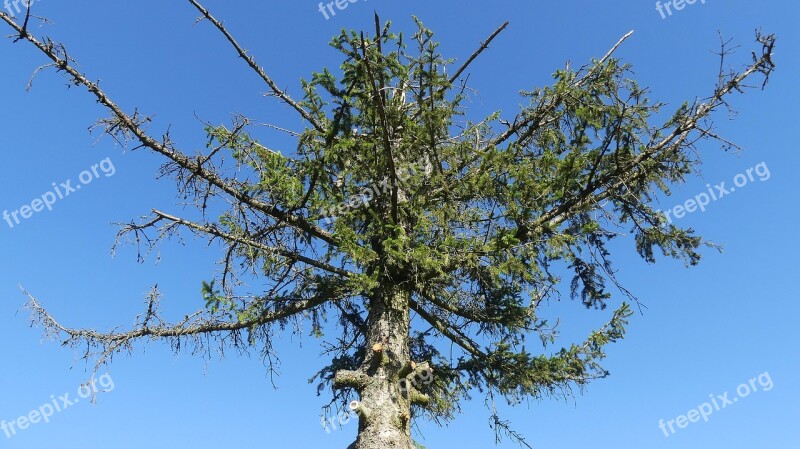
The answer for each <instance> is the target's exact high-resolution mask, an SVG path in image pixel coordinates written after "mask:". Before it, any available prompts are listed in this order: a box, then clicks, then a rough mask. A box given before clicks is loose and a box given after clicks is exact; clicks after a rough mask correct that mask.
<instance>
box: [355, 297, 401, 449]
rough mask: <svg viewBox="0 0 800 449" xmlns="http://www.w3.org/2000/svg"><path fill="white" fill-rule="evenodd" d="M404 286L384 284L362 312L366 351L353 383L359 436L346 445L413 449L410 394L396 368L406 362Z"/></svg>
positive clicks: (363, 448)
mask: <svg viewBox="0 0 800 449" xmlns="http://www.w3.org/2000/svg"><path fill="white" fill-rule="evenodd" d="M408 299H409V294H408V292H404V291H402V290H400V289H397V288H395V287H386V288H384V289H383V291H382V292H381V293H380V294H379V295H377V297H375V298H373V300H372V301H371V302H370V311H369V315H368V317H367V325H368V330H367V338H368V340H367V343H368V348H369V354H368V356H367V357H366V358H365V361H364V365H363V366H362V367H361V369H360V370H359V371H361V372H362V373H365V374H366V376H364V377H363V382H361V383H360V385H358V386H357V387H356V390H357V391H358V393H359V395H360V398H361V400H360V401H358V402H356V401H354V403H353V404H351V408H352V409H353V410H354V411H355V412H356V413H357V414H358V416H359V422H358V438H357V439H356V441H355V442H353V444H351V445H350V446H349V448H348V449H413V447H414V445H413V442H412V440H411V400H410V399H409V398H410V397H411V395H409V394H408V390H407V389H406V388H404V384H403V383H402V382H401V379H400V374H401V370H403V369H404V367H405V366H407V365H408V364H409V363H410V360H409V358H410V356H409V342H408V339H409V308H408Z"/></svg>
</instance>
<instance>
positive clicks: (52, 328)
mask: <svg viewBox="0 0 800 449" xmlns="http://www.w3.org/2000/svg"><path fill="white" fill-rule="evenodd" d="M20 289H21V290H22V292H23V294H25V295H26V296H27V297H28V303H27V304H26V308H27V309H29V310H30V311H31V322H32V324H36V325H41V326H42V327H43V328H44V329H45V335H47V336H48V337H50V338H53V339H60V340H62V345H65V346H71V347H76V346H78V345H79V344H85V345H86V346H87V349H86V352H85V354H84V358H85V359H88V358H90V357H92V356H96V357H97V361H96V365H95V370H97V369H98V368H99V367H100V366H101V365H103V364H104V363H106V362H107V361H108V360H110V358H111V357H113V355H114V354H116V353H118V352H120V351H121V350H128V351H130V350H131V349H132V347H133V344H134V343H136V342H137V341H139V340H142V339H150V340H162V339H167V340H173V342H174V344H173V346H175V347H176V348H180V339H182V338H186V337H189V338H194V339H195V341H196V342H197V341H199V340H197V338H198V337H200V336H204V335H206V336H208V335H217V334H221V333H222V334H228V335H231V336H233V339H234V341H235V342H236V343H235V344H240V343H241V337H240V336H239V332H240V331H244V330H248V331H250V332H255V331H257V330H258V329H259V328H260V327H262V326H264V325H267V324H270V323H274V322H278V321H281V320H284V319H287V318H290V317H293V316H296V315H298V314H301V313H303V312H305V311H309V310H311V309H313V308H315V307H317V306H320V305H322V304H324V303H325V302H327V301H330V300H335V299H337V298H335V297H333V296H330V295H329V294H327V293H324V292H321V293H319V294H317V295H316V296H312V297H310V298H306V299H302V298H282V300H283V301H284V302H285V301H287V300H289V302H288V304H286V305H285V306H283V307H273V308H265V309H264V310H263V311H262V312H261V313H259V314H256V315H254V316H252V317H249V318H247V319H244V320H239V321H228V320H223V319H221V318H219V317H217V316H213V315H212V316H209V315H208V313H207V312H206V311H204V310H200V311H197V312H195V313H192V314H191V315H186V316H185V318H184V319H183V320H181V321H179V322H177V323H174V324H167V323H166V321H165V320H164V319H163V318H162V317H161V316H160V312H159V297H160V295H159V294H158V292H157V291H156V290H155V289H154V290H153V291H152V292H151V293H150V294H148V300H147V308H146V312H145V313H144V318H142V319H140V320H137V323H136V324H135V325H134V327H133V328H132V329H131V330H128V331H117V330H112V331H111V332H108V333H103V332H97V331H94V330H92V329H73V328H69V327H66V326H64V325H62V324H61V323H60V322H59V321H57V320H56V319H55V318H54V317H53V316H52V315H50V313H49V312H47V310H45V308H44V307H43V306H42V305H41V304H40V303H39V301H38V300H37V299H36V298H35V297H34V296H33V295H32V294H31V293H29V292H28V291H26V290H25V289H24V288H22V286H20ZM265 335H266V334H265ZM92 348H97V351H96V352H93V350H92Z"/></svg>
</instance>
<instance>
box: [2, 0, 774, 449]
mask: <svg viewBox="0 0 800 449" xmlns="http://www.w3.org/2000/svg"><path fill="white" fill-rule="evenodd" d="M188 1H189V3H190V4H191V5H192V6H193V7H194V8H196V9H197V11H199V13H200V14H201V16H202V18H203V19H204V20H205V21H206V22H208V23H210V24H211V25H212V26H214V27H216V28H217V29H218V31H220V32H221V33H222V37H223V38H225V39H226V40H227V41H228V42H229V43H230V44H231V45H232V47H233V49H234V50H235V51H236V52H237V53H238V54H239V56H241V58H242V59H243V60H244V62H245V63H246V64H247V65H249V67H250V68H252V70H253V72H254V73H255V75H256V76H257V77H259V78H260V79H261V80H263V82H264V83H265V84H266V85H267V87H268V88H269V89H270V92H271V93H272V94H273V95H274V96H275V97H277V99H279V101H281V102H282V103H284V104H286V105H288V106H289V107H290V108H291V110H293V111H294V112H296V113H297V114H299V116H300V117H302V119H303V120H304V123H305V124H306V128H305V129H304V130H302V131H300V132H296V133H295V132H292V131H286V132H288V133H289V134H290V135H291V136H293V137H294V138H295V139H296V143H297V145H296V148H290V149H284V150H283V151H278V150H276V149H272V148H268V147H267V146H265V145H262V144H261V143H259V142H258V141H257V139H256V138H255V137H253V135H252V134H253V133H252V132H251V130H252V126H253V125H252V123H253V122H252V121H251V120H249V119H248V118H245V117H235V118H234V119H233V121H232V123H231V124H229V125H228V126H225V125H214V124H208V126H207V127H206V128H205V133H206V135H207V139H206V140H207V148H206V149H203V150H202V151H196V152H187V151H186V150H182V149H180V148H178V146H177V145H176V144H175V143H174V142H173V141H172V140H171V138H170V136H169V134H168V133H166V134H164V135H162V136H160V137H154V136H151V135H150V134H148V132H147V131H146V130H145V127H144V124H145V123H146V122H147V121H148V120H149V117H147V116H145V115H143V114H141V113H139V112H137V111H135V110H134V111H133V112H128V111H125V110H123V108H122V107H120V106H119V105H118V104H117V103H115V102H114V101H113V100H112V98H111V96H110V94H108V93H106V92H105V91H104V90H103V89H102V88H101V87H100V86H99V85H98V84H97V83H96V82H94V81H91V80H92V79H93V78H91V77H89V76H88V75H85V74H83V73H81V72H80V71H79V70H78V68H77V64H76V62H75V61H74V60H73V59H72V58H71V57H69V56H68V53H67V50H66V49H65V47H64V46H63V45H61V44H59V43H56V42H54V41H53V40H51V39H49V38H47V37H37V36H35V35H34V33H33V32H32V31H31V30H30V29H29V28H28V24H29V21H30V19H31V17H30V16H26V17H24V18H20V19H19V20H17V19H15V18H13V17H11V16H9V15H8V14H6V13H4V12H0V19H2V21H3V22H5V23H6V24H7V25H8V26H9V27H11V28H12V29H13V30H14V33H15V40H16V41H21V42H27V43H28V44H31V45H32V46H33V47H34V48H36V49H37V50H38V51H40V52H41V53H43V54H44V55H45V56H46V57H48V58H49V59H50V60H51V61H52V64H51V66H52V67H53V68H55V69H56V70H57V71H58V72H61V73H63V74H64V75H65V76H66V77H67V78H68V79H69V81H70V82H71V83H72V84H74V85H77V86H82V87H84V88H86V90H87V91H88V93H89V94H91V95H92V96H93V97H94V99H96V100H97V101H98V102H99V103H100V105H101V106H102V107H103V108H105V110H106V111H107V112H108V113H109V116H108V118H106V119H103V120H101V121H100V122H99V123H98V125H100V126H102V127H103V129H104V131H105V132H106V133H107V134H108V135H110V136H112V137H113V138H114V139H117V140H118V141H120V142H124V143H132V144H133V145H135V146H137V147H141V148H145V149H147V150H149V151H152V152H154V153H157V154H159V155H161V156H163V158H164V161H165V163H164V166H163V169H162V173H163V174H167V175H169V176H171V177H172V178H174V179H175V180H176V184H177V193H178V195H180V197H181V198H190V199H191V200H192V201H193V204H194V205H196V210H195V211H194V213H192V212H187V214H189V216H178V215H176V214H174V213H170V212H168V211H161V210H153V211H152V214H151V215H150V216H148V217H147V218H146V219H143V220H140V221H134V222H131V223H130V224H128V225H126V226H124V227H122V229H121V230H120V238H122V239H125V238H130V239H132V240H133V241H135V242H137V243H138V244H139V245H144V246H145V247H146V248H145V249H151V247H154V246H155V245H158V243H159V242H160V241H161V240H162V239H166V238H170V237H173V236H176V235H178V234H182V233H188V234H194V235H197V236H200V237H202V238H204V239H206V240H207V241H209V242H219V243H221V244H222V247H223V248H224V251H223V252H222V254H221V268H222V269H221V274H219V275H218V276H215V277H212V276H210V278H209V280H208V281H207V282H205V283H203V285H202V289H201V293H202V300H203V301H204V303H203V302H200V301H199V299H200V298H197V300H198V310H197V311H188V312H187V315H186V318H185V319H183V320H181V321H179V322H175V323H168V322H166V320H164V319H162V317H161V315H160V313H159V293H158V291H157V290H155V289H154V290H153V291H152V292H151V294H150V295H149V297H148V298H147V309H146V311H145V312H144V313H143V314H142V315H140V316H139V317H138V319H137V321H136V324H135V326H133V327H132V328H129V329H125V330H114V331H110V332H107V333H103V332H98V331H94V330H89V329H77V328H71V327H67V326H65V325H62V324H61V323H60V322H59V321H57V320H56V318H55V317H53V316H51V315H50V314H49V313H48V312H47V311H46V309H45V308H44V307H43V306H42V305H41V303H40V302H39V301H37V299H35V298H34V297H33V296H32V295H28V297H29V303H28V306H29V307H30V308H31V309H32V311H33V320H34V321H35V323H37V324H40V325H42V326H43V327H44V329H45V330H46V332H47V333H48V334H49V335H50V336H51V337H53V338H55V339H58V340H59V341H62V342H63V343H65V344H68V345H69V346H72V347H75V348H80V349H81V351H85V352H83V356H84V357H85V358H87V359H88V360H93V361H94V362H95V363H96V365H95V366H96V367H97V368H99V367H101V366H103V365H104V364H105V363H107V362H108V361H109V359H110V357H112V356H113V355H115V354H117V353H120V352H129V351H131V350H132V349H133V347H134V345H135V344H136V343H137V342H153V343H155V342H160V341H165V342H168V343H169V344H171V346H172V347H173V348H174V349H175V350H176V351H179V350H182V349H184V348H186V347H187V345H188V347H190V348H192V349H193V350H196V351H198V352H204V351H207V350H209V342H212V341H216V342H218V343H219V344H220V345H224V346H234V347H237V348H246V349H252V350H255V351H257V352H260V354H261V355H262V356H263V357H264V358H265V359H266V360H271V358H272V356H273V347H272V342H273V338H274V334H275V332H276V331H277V330H279V329H282V328H284V327H287V326H289V325H290V324H292V323H295V322H299V321H306V322H309V323H311V325H312V326H313V330H314V333H315V334H316V335H318V336H319V337H321V338H326V342H327V343H326V346H325V347H326V348H327V350H326V354H327V356H328V363H327V365H326V366H324V367H320V370H319V372H318V373H316V375H315V376H314V379H315V381H316V382H318V384H319V388H320V391H326V390H327V389H330V391H331V392H332V395H333V399H332V402H331V403H332V404H333V405H337V406H349V407H351V408H352V409H353V410H354V411H356V412H357V413H358V415H359V424H358V437H357V440H356V441H355V442H354V443H353V444H352V445H351V446H350V447H351V448H352V449H387V448H402V449H410V448H412V447H414V443H413V440H412V433H411V426H412V423H413V420H414V419H419V418H420V417H421V416H425V417H428V418H430V419H434V420H437V421H447V420H450V419H452V418H454V417H455V415H457V412H458V410H459V404H460V403H461V401H463V400H465V399H467V398H469V397H471V396H472V395H475V394H476V393H478V392H480V393H482V394H485V395H486V396H487V397H488V398H489V399H490V401H487V403H489V404H491V403H492V401H493V400H494V399H495V398H497V399H501V398H502V399H507V400H509V401H511V402H512V403H514V402H519V401H522V400H525V399H526V398H543V397H547V396H549V395H553V394H561V393H565V392H567V393H568V392H569V391H571V389H573V388H575V387H578V388H580V387H583V386H585V385H587V383H589V382H590V381H591V380H593V379H598V378H602V377H605V376H606V375H607V374H608V372H607V371H606V370H605V369H604V368H603V367H602V365H601V361H602V360H603V358H604V356H605V354H604V351H605V348H606V345H608V344H609V343H612V342H616V341H618V340H620V339H621V338H623V336H624V334H625V325H626V322H627V319H628V318H629V317H630V316H631V314H632V307H631V301H633V302H635V297H634V296H633V294H632V293H630V292H628V290H626V289H625V288H624V286H621V285H619V283H618V282H617V279H616V277H615V275H614V273H615V268H614V267H612V263H611V256H612V255H611V253H610V251H609V249H608V242H609V241H610V240H611V239H613V238H614V237H615V236H618V235H620V233H622V232H625V231H629V232H630V233H631V234H632V236H633V239H632V240H633V242H634V247H635V251H636V252H637V253H638V255H639V256H641V257H642V258H643V259H644V260H646V261H647V262H655V260H656V257H657V255H659V256H660V255H663V256H665V257H672V258H679V259H682V260H684V261H685V262H686V263H687V264H689V265H694V264H696V263H698V261H699V260H700V252H699V250H700V247H701V246H702V245H703V244H704V243H705V242H704V241H703V240H702V239H701V238H700V237H699V236H697V235H695V233H694V232H693V230H691V229H682V228H680V227H678V226H677V225H675V224H672V223H668V222H667V220H665V219H664V217H662V216H661V214H660V213H659V212H658V211H657V210H655V209H654V207H653V200H654V198H655V197H656V196H657V195H660V194H663V193H667V194H668V193H669V188H670V186H672V185H674V184H678V183H681V182H683V181H684V178H685V177H686V176H687V175H689V174H691V173H692V172H693V170H695V169H696V167H697V165H698V164H699V162H700V161H699V158H698V154H699V149H700V148H699V145H698V144H699V143H700V142H704V141H707V140H716V141H719V142H722V143H723V145H727V144H728V142H727V141H726V140H724V139H722V138H721V137H719V136H718V135H717V134H715V133H714V130H713V129H712V127H711V126H710V124H709V121H708V119H709V118H710V117H711V116H712V114H713V113H714V112H715V111H717V110H719V109H721V108H725V107H727V106H728V103H727V102H728V100H729V97H730V96H731V95H732V94H735V93H737V92H743V91H744V90H745V88H746V87H747V86H746V83H747V82H748V81H749V80H750V79H751V78H754V77H756V76H760V77H761V80H762V81H763V84H766V81H767V79H768V78H769V75H770V73H771V72H772V70H773V68H774V66H773V62H772V54H773V46H774V37H773V36H771V35H764V34H760V33H759V34H758V35H757V37H756V40H757V46H758V49H757V51H755V52H753V53H752V60H751V61H749V62H748V64H747V65H745V66H744V67H743V68H742V69H741V70H727V69H726V70H724V71H721V72H720V73H719V76H718V83H717V85H716V86H714V88H713V90H712V91H711V92H710V94H709V95H708V97H707V98H704V99H700V100H696V101H694V102H686V103H684V104H683V105H681V106H680V107H678V108H677V109H676V110H675V111H673V112H672V113H671V117H670V118H669V119H668V120H666V121H663V122H658V117H660V115H659V112H660V111H661V109H662V108H663V106H664V105H663V104H661V103H658V102H652V101H650V100H649V99H648V95H647V91H646V89H644V88H642V87H640V86H639V85H638V84H637V83H636V82H635V81H634V80H633V79H631V72H630V67H629V66H628V65H626V64H624V63H622V62H621V61H620V60H619V59H618V58H616V57H615V56H614V52H615V50H616V49H617V47H618V46H619V45H620V44H621V43H622V42H623V41H624V40H625V38H627V37H628V36H629V35H630V33H629V35H626V36H625V37H623V38H622V39H621V40H620V41H619V42H618V43H617V44H616V45H614V46H613V47H612V48H611V50H609V51H608V52H607V53H606V54H605V55H604V56H602V57H600V58H599V59H595V60H592V61H590V62H589V63H587V64H586V65H584V66H582V67H579V68H573V67H570V66H569V65H568V66H566V67H565V68H563V69H559V70H556V71H555V73H554V74H553V82H552V84H551V85H549V86H547V87H542V88H533V89H531V90H530V91H527V92H523V93H522V96H523V98H524V101H525V102H526V106H524V107H522V108H521V110H520V111H519V112H517V113H515V114H512V115H511V116H506V117H505V118H506V119H505V120H504V119H502V117H503V116H502V115H501V113H499V112H498V113H495V114H492V115H490V116H488V117H477V118H476V117H471V116H470V115H469V111H468V102H467V101H466V100H467V99H468V97H469V93H470V91H469V87H468V85H467V82H466V77H465V76H464V75H465V73H466V70H467V69H468V67H470V65H471V64H472V63H473V61H475V60H476V58H478V57H479V56H480V54H481V53H482V52H483V51H485V50H486V49H487V48H488V47H489V44H490V43H491V42H492V41H493V40H494V39H495V38H496V37H497V36H498V34H500V33H501V31H502V30H503V29H504V28H505V27H506V25H507V24H504V25H503V26H501V27H500V28H499V29H497V30H496V31H495V32H494V33H493V34H491V36H489V37H488V39H486V40H485V41H484V42H483V43H482V44H481V45H480V47H479V48H478V50H477V51H476V52H475V53H474V54H472V55H471V56H470V57H469V58H467V59H466V60H465V62H463V63H461V64H459V65H457V64H455V63H454V61H453V60H451V59H446V58H445V57H444V56H442V55H441V54H440V52H439V49H438V44H437V42H436V41H435V40H434V35H433V33H432V32H431V31H430V30H428V29H427V28H426V27H425V26H424V25H423V24H422V22H420V21H418V20H417V21H416V24H417V29H416V30H414V32H413V33H411V34H402V33H400V34H395V33H394V32H393V31H392V30H391V28H390V26H389V24H388V23H382V22H381V21H380V20H379V19H378V18H377V16H376V18H375V23H374V29H373V24H370V26H369V28H370V31H369V32H342V33H341V34H340V35H338V36H337V37H336V38H334V39H333V41H332V43H331V45H332V46H333V48H334V49H335V50H336V51H338V52H340V53H341V57H342V61H343V62H342V64H341V67H340V68H339V69H338V70H337V71H329V70H327V69H325V70H322V71H320V72H318V73H314V74H313V75H312V76H311V77H310V79H308V80H303V81H302V96H301V97H297V99H295V98H293V97H292V96H290V95H289V94H288V93H287V92H286V91H284V90H281V89H280V88H279V87H278V84H277V83H276V82H275V81H274V80H273V79H272V78H271V77H270V76H269V75H268V74H267V73H266V71H265V70H264V69H263V68H262V66H261V65H259V64H258V63H257V62H256V60H255V59H254V58H253V57H252V56H251V55H250V54H249V53H247V52H246V51H245V50H244V48H243V47H242V46H241V45H240V44H239V43H238V42H237V41H236V40H235V39H234V37H233V36H232V34H231V33H230V32H229V31H228V29H226V28H225V26H224V25H223V24H222V22H220V21H219V20H217V19H216V18H215V17H214V16H212V15H211V13H210V12H209V11H208V10H207V9H205V8H204V7H203V6H202V5H201V4H200V3H198V2H197V1H195V0H188ZM720 56H721V58H722V59H723V64H721V66H720V67H726V66H727V61H725V58H726V56H728V51H727V49H725V48H724V47H723V51H722V52H721V54H720ZM479 73H480V72H478V74H479ZM498 81H500V80H498ZM762 87H763V85H762ZM230 160H233V161H235V163H234V164H230V163H228V164H225V163H223V162H224V161H230ZM210 272H211V271H210ZM244 276H255V277H257V278H258V279H260V280H261V281H262V283H263V285H264V286H265V287H264V288H263V289H260V290H257V291H252V290H248V289H247V288H246V287H245V285H244V283H242V282H241V279H242V277H244ZM562 289H563V290H568V291H569V294H570V296H571V297H572V298H574V299H575V300H577V301H580V303H581V304H583V305H584V306H585V307H587V308H590V309H595V310H597V311H598V313H603V314H606V316H607V319H606V320H604V321H607V323H606V324H605V325H604V326H602V327H600V328H599V329H595V330H587V338H586V339H585V341H579V342H575V343H574V344H571V345H567V346H563V347H554V343H555V341H556V333H555V330H554V328H553V326H552V325H551V323H548V321H547V320H545V319H544V318H542V315H544V314H543V308H544V307H545V306H546V304H547V303H548V299H550V298H555V297H557V296H558V294H559V291H561V290H562ZM613 292H617V295H618V296H623V297H625V301H620V300H619V299H617V298H615V297H614V295H613ZM186 294H187V296H190V297H191V296H195V295H196V293H195V292H186ZM607 306H612V307H611V308H610V309H609V310H606V308H607ZM297 329H299V327H297ZM328 337H330V338H331V339H328ZM309 374H313V373H309ZM423 413H424V415H423ZM489 414H490V416H491V417H492V421H491V422H492V424H493V425H492V427H493V428H494V431H496V432H497V433H498V435H501V434H506V435H509V436H511V437H512V438H519V439H521V435H519V434H517V433H516V432H515V431H514V430H512V429H511V428H510V427H509V426H508V423H507V422H506V421H504V420H503V419H502V418H501V417H500V416H498V415H497V413H496V411H495V410H494V409H491V408H490V410H489Z"/></svg>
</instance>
